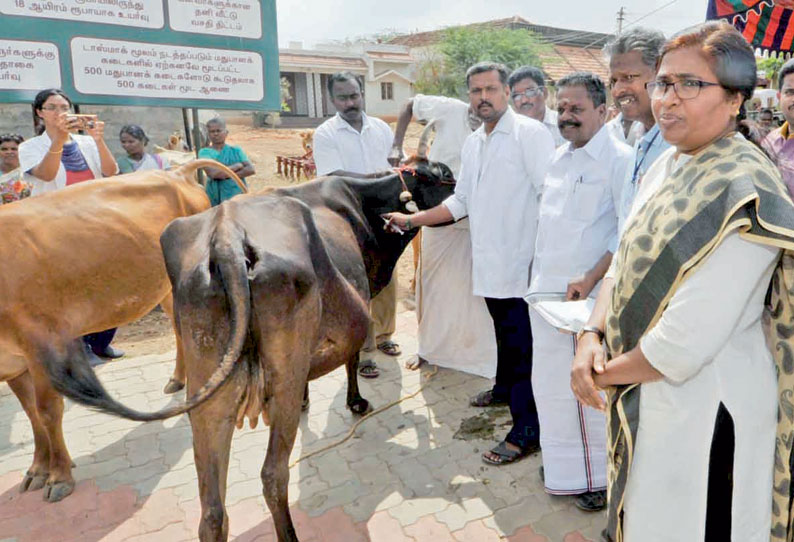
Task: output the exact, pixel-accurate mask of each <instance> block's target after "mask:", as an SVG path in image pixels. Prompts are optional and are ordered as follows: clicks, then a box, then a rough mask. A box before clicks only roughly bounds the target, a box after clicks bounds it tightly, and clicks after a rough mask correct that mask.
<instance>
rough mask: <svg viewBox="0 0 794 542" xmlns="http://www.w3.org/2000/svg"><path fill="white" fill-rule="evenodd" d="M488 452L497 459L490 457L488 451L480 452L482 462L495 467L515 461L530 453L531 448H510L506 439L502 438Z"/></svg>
mask: <svg viewBox="0 0 794 542" xmlns="http://www.w3.org/2000/svg"><path fill="white" fill-rule="evenodd" d="M490 453H492V454H495V455H496V456H497V457H498V459H492V458H491V457H489V456H488V452H486V453H484V454H482V460H483V462H485V463H487V464H489V465H495V466H497V467H499V466H501V465H507V464H508V463H515V462H516V461H519V460H521V459H524V458H525V457H526V456H528V455H530V454H531V453H532V449H528V450H512V449H510V448H508V447H507V441H505V440H503V441H502V442H500V443H499V444H498V445H497V446H496V447H495V448H493V449H492V450H491V451H490Z"/></svg>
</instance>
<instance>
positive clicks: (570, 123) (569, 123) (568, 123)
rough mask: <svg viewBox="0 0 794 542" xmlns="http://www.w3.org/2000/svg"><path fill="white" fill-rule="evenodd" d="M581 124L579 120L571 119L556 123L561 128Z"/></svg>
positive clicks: (576, 126)
mask: <svg viewBox="0 0 794 542" xmlns="http://www.w3.org/2000/svg"><path fill="white" fill-rule="evenodd" d="M581 125H582V123H581V122H576V121H573V120H564V121H562V122H559V123H557V127H558V128H559V129H560V130H562V129H563V128H567V127H568V126H570V127H571V128H579V127H580V126H581Z"/></svg>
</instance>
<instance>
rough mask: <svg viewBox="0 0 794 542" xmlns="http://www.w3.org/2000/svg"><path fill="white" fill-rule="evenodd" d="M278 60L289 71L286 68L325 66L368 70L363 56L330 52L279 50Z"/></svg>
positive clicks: (282, 68)
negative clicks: (312, 52) (314, 52)
mask: <svg viewBox="0 0 794 542" xmlns="http://www.w3.org/2000/svg"><path fill="white" fill-rule="evenodd" d="M278 62H279V65H280V66H281V70H282V71H289V70H288V69H285V68H290V67H292V68H295V67H301V68H325V69H328V70H332V71H340V70H354V71H360V70H366V69H367V63H366V62H365V61H364V59H363V58H358V57H349V56H336V55H329V54H298V53H288V52H283V51H282V52H279V54H278Z"/></svg>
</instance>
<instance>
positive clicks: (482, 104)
mask: <svg viewBox="0 0 794 542" xmlns="http://www.w3.org/2000/svg"><path fill="white" fill-rule="evenodd" d="M484 105H487V106H488V107H493V104H492V103H491V102H480V105H478V106H477V109H479V108H481V107H482V106H484Z"/></svg>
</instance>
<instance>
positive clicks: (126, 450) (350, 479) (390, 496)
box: [0, 311, 604, 542]
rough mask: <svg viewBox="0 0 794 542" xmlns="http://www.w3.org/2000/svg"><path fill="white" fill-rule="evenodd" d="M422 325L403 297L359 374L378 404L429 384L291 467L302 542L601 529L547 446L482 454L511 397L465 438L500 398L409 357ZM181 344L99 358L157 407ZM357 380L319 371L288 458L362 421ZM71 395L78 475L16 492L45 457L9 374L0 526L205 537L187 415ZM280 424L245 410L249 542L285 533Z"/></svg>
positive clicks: (131, 392)
mask: <svg viewBox="0 0 794 542" xmlns="http://www.w3.org/2000/svg"><path fill="white" fill-rule="evenodd" d="M415 326H416V321H415V315H414V313H413V312H405V311H403V312H400V314H399V315H398V326H397V327H398V332H397V335H396V340H397V342H398V343H400V344H401V345H402V347H403V350H404V354H403V355H402V356H400V358H399V359H396V360H395V359H392V358H389V357H387V356H383V355H381V354H379V353H377V354H374V356H373V357H374V359H376V360H377V362H378V364H379V365H380V367H381V370H382V374H381V377H380V378H378V379H377V380H376V381H372V382H370V381H362V382H361V383H360V384H361V389H362V394H363V395H364V396H365V397H367V398H368V399H369V400H370V401H371V402H372V404H373V406H375V407H379V406H384V405H386V404H388V403H390V402H392V401H395V400H397V399H399V398H400V397H403V396H405V395H407V394H409V393H412V392H413V391H415V390H416V389H418V387H419V386H420V385H423V384H424V385H425V387H424V389H423V390H422V391H421V392H420V393H419V394H418V395H417V396H416V397H414V398H412V399H408V400H406V401H403V402H402V403H401V404H400V405H399V406H394V407H392V408H389V409H388V410H386V411H384V412H382V413H381V414H379V415H378V416H376V417H373V418H371V419H368V420H367V421H366V422H365V423H363V424H362V425H361V426H360V427H359V428H358V429H357V431H356V434H355V436H354V437H353V438H351V439H350V440H348V441H346V442H344V443H343V444H341V445H339V446H336V447H334V448H332V449H330V450H328V451H326V452H324V453H323V454H321V455H319V456H315V457H312V458H311V459H309V460H306V461H303V462H301V463H298V464H297V465H296V466H295V467H294V468H292V469H291V471H290V483H289V495H288V497H289V502H290V503H291V513H292V516H293V520H294V522H295V525H296V529H297V531H298V535H299V536H300V539H301V542H336V541H341V540H344V542H358V541H359V540H360V541H361V542H364V541H367V542H397V541H402V542H426V541H430V540H432V541H433V542H436V541H437V540H441V541H444V540H454V541H455V542H475V541H476V542H495V541H496V540H505V541H510V542H583V541H590V540H592V541H599V542H600V540H599V538H598V536H599V534H600V531H601V529H602V528H603V525H604V515H603V514H590V515H587V514H583V513H581V512H579V511H578V510H576V509H575V507H573V505H572V502H571V499H570V498H563V497H552V496H548V495H545V493H544V490H543V487H542V484H541V483H540V480H539V477H538V475H537V467H538V465H539V464H540V457H539V456H535V457H532V458H528V459H526V460H524V461H521V462H519V463H516V464H515V465H509V466H506V467H502V468H498V469H497V468H491V467H487V466H485V465H484V464H483V463H482V461H481V459H480V456H481V454H482V452H483V451H484V450H486V449H488V448H490V447H492V446H494V445H495V444H496V442H497V441H498V439H499V438H500V437H501V436H503V433H504V432H505V431H506V425H507V424H509V413H508V412H507V410H506V409H501V410H500V409H496V410H489V411H488V412H489V413H490V414H491V415H492V417H493V423H494V425H495V432H494V437H493V439H488V440H479V439H478V440H471V441H462V440H457V439H455V438H454V435H455V432H456V431H457V430H458V427H459V426H460V424H461V422H462V421H463V420H464V419H465V418H469V417H472V416H477V415H480V414H482V413H484V412H486V411H484V410H481V409H474V408H472V407H469V406H468V400H469V397H470V396H471V395H473V394H474V393H476V392H478V391H480V390H481V389H486V388H488V387H489V386H490V382H489V381H488V379H482V378H479V377H473V376H470V375H465V374H462V373H457V372H455V371H451V370H448V369H439V370H438V372H437V374H435V376H433V378H432V379H430V380H427V379H426V378H425V375H427V374H428V372H429V371H431V370H433V369H432V368H425V369H423V371H422V372H421V373H420V372H413V371H407V370H405V369H404V368H403V364H404V362H405V360H406V359H409V358H410V357H411V356H413V355H414V353H415V348H416V341H415V339H414V338H413V337H409V336H407V335H406V334H409V335H410V334H413V333H415ZM173 360H174V352H173V351H170V352H168V353H164V354H162V355H152V356H141V357H135V358H129V359H127V358H125V359H124V360H121V361H120V362H117V363H109V364H105V365H103V366H100V367H99V368H98V374H99V377H100V379H101V380H102V381H103V382H104V383H105V385H106V388H107V389H108V390H109V392H110V393H111V394H112V395H113V396H114V397H117V398H119V399H120V400H123V402H124V403H125V404H128V405H131V406H132V407H133V408H137V409H139V410H145V411H149V410H156V409H159V408H162V407H163V406H165V405H168V404H176V403H178V402H181V401H183V400H184V393H179V394H176V395H174V396H165V395H163V394H162V387H163V385H164V383H165V381H166V379H167V378H168V377H169V376H170V374H171V371H172V370H173ZM346 386H347V377H346V374H345V371H344V368H339V369H336V370H334V371H332V372H331V373H330V374H328V375H326V376H324V377H323V378H321V379H318V380H316V381H313V382H312V383H310V393H311V397H312V405H311V408H310V411H309V412H308V415H307V414H304V415H303V416H302V417H301V421H300V428H299V432H298V436H297V439H296V442H295V446H294V449H293V451H292V453H291V456H290V461H295V460H297V459H298V458H300V457H303V456H304V455H305V454H307V453H309V452H311V451H313V450H318V449H320V448H322V447H324V446H326V445H332V444H335V443H336V442H337V441H338V440H339V439H340V438H342V437H344V436H345V435H346V434H347V432H348V431H349V429H350V428H351V427H352V426H353V424H355V423H356V421H357V420H358V418H356V417H354V416H352V414H351V413H350V412H349V411H348V410H347V409H346V407H345V394H346ZM3 392H5V393H3ZM65 406H66V410H65V414H64V433H65V436H66V439H67V444H68V446H69V449H70V451H71V454H72V456H73V458H74V460H75V462H76V464H77V468H75V469H74V473H75V477H76V479H77V480H78V488H77V490H76V492H75V494H73V495H72V496H70V497H69V498H68V499H65V500H64V501H62V503H57V504H54V505H51V504H49V503H44V502H42V500H41V493H40V492H32V493H25V494H22V495H19V494H18V493H17V492H16V489H17V486H18V484H19V482H20V480H21V473H22V472H23V471H24V470H25V469H27V468H28V466H29V465H30V463H31V461H32V453H33V442H32V435H31V431H30V424H29V422H28V420H27V418H26V417H25V415H24V413H23V412H21V408H20V406H19V402H18V401H17V400H16V398H15V397H14V396H13V395H11V394H10V393H8V391H7V387H4V386H0V533H2V535H0V536H5V537H7V538H9V539H10V540H16V542H40V541H41V540H56V539H57V540H58V541H59V542H86V541H90V542H100V541H102V542H111V541H119V542H121V541H125V542H126V541H129V540H146V541H147V542H148V541H150V540H168V541H169V542H180V541H182V540H185V541H187V540H190V541H191V542H193V541H195V540H196V539H197V533H198V525H199V521H200V515H201V512H200V504H199V500H198V483H197V480H196V470H195V465H194V460H193V452H192V434H191V429H190V423H189V419H188V417H187V416H186V415H185V416H179V417H177V418H173V419H169V420H165V421H163V422H152V423H145V424H141V423H137V422H129V421H126V420H122V419H118V418H115V417H113V416H109V415H105V414H100V413H97V412H94V411H92V410H91V409H87V408H84V407H82V406H80V405H77V404H75V403H72V402H71V401H68V400H67V401H66V403H65ZM269 435H270V431H269V428H267V427H265V426H264V425H262V424H260V425H258V427H256V428H255V429H249V428H248V427H247V424H246V428H244V429H243V430H238V431H236V432H235V434H234V437H233V439H232V445H231V449H230V461H229V473H228V485H227V488H228V489H227V499H226V506H227V511H228V513H229V518H230V527H231V534H230V539H234V540H235V541H236V542H254V541H256V542H272V541H273V540H274V538H275V534H274V530H273V529H274V527H273V521H272V518H271V517H270V514H269V511H268V510H267V507H266V505H265V501H264V498H263V497H262V482H261V480H260V471H261V468H262V463H263V462H264V459H265V450H266V449H267V445H268V439H269ZM30 525H36V526H37V528H38V527H41V528H42V529H43V530H31V528H30ZM403 527H405V528H404V529H403ZM47 529H49V531H48V530H47ZM53 533H56V534H53ZM0 542H8V541H6V540H3V539H0Z"/></svg>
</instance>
